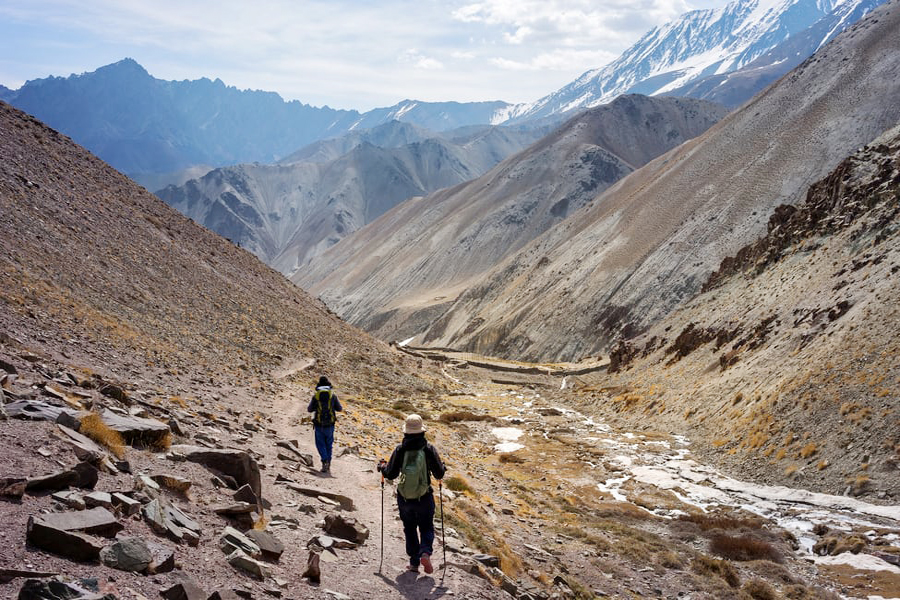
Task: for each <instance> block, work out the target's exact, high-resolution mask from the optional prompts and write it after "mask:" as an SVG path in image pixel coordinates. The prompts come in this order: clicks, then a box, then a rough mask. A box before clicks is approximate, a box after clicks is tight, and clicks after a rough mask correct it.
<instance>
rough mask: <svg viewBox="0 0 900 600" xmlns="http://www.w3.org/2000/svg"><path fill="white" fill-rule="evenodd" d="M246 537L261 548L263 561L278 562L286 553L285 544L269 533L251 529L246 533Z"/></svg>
mask: <svg viewBox="0 0 900 600" xmlns="http://www.w3.org/2000/svg"><path fill="white" fill-rule="evenodd" d="M244 535H245V536H247V537H248V538H249V539H250V541H252V542H253V543H254V544H256V545H257V546H259V549H260V551H261V552H262V557H263V560H268V561H271V562H278V559H279V558H281V555H282V554H283V553H284V544H282V543H281V540H279V539H278V538H277V537H275V536H274V535H272V534H271V533H269V532H268V531H257V530H256V529H251V530H250V531H247V532H246V533H244Z"/></svg>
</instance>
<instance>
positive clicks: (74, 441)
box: [56, 424, 108, 463]
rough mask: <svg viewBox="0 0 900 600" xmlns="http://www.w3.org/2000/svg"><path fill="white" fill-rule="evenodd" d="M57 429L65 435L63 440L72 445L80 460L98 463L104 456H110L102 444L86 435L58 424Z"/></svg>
mask: <svg viewBox="0 0 900 600" xmlns="http://www.w3.org/2000/svg"><path fill="white" fill-rule="evenodd" d="M56 427H57V428H58V429H59V431H60V432H61V433H62V434H63V440H65V441H67V442H68V443H70V444H71V445H72V447H73V449H74V450H75V456H77V457H78V460H85V461H87V462H92V463H96V462H97V461H99V460H100V459H101V458H103V457H104V456H108V453H107V452H106V450H105V449H104V448H103V447H101V446H100V444H98V443H97V442H95V441H94V440H92V439H91V438H89V437H87V436H86V435H82V434H80V433H78V432H77V431H75V430H74V429H70V428H69V427H66V426H65V425H62V424H57V425H56Z"/></svg>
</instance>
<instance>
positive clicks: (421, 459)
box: [397, 450, 431, 500]
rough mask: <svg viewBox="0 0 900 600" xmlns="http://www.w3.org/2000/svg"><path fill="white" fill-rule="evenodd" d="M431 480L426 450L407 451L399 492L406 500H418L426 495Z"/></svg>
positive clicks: (404, 457)
mask: <svg viewBox="0 0 900 600" xmlns="http://www.w3.org/2000/svg"><path fill="white" fill-rule="evenodd" d="M430 485H431V480H430V478H429V477H428V463H427V462H426V461H425V450H413V451H406V452H404V454H403V467H401V469H400V479H399V480H398V483H397V492H398V493H399V494H400V495H401V496H403V497H404V498H405V499H406V500H418V499H419V498H421V497H422V496H424V495H425V492H427V491H428V487H429V486H430Z"/></svg>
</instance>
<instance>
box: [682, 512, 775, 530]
mask: <svg viewBox="0 0 900 600" xmlns="http://www.w3.org/2000/svg"><path fill="white" fill-rule="evenodd" d="M678 519H679V520H680V521H690V522H691V523H696V524H697V525H699V526H700V529H701V530H702V531H709V530H710V529H721V530H724V531H728V530H734V529H760V528H761V527H762V526H763V520H762V519H760V518H751V519H741V518H738V517H729V516H726V515H710V514H704V513H693V514H688V515H680V516H679V517H678Z"/></svg>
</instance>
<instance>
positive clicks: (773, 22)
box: [507, 0, 880, 122]
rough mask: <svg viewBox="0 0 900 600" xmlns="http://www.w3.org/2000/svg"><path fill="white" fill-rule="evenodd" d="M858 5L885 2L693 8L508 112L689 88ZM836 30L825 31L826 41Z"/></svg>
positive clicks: (526, 114) (761, 2)
mask: <svg viewBox="0 0 900 600" xmlns="http://www.w3.org/2000/svg"><path fill="white" fill-rule="evenodd" d="M857 4H866V5H867V6H868V5H872V4H880V2H878V0H876V1H875V2H874V3H873V2H870V1H867V0H843V1H840V0H839V1H835V2H831V1H828V2H822V1H821V0H734V1H733V2H731V3H729V4H728V5H726V6H724V7H722V8H717V9H700V10H694V11H690V12H687V13H685V14H683V15H681V16H680V17H678V18H677V19H675V20H673V21H670V22H668V23H666V24H664V25H661V26H658V27H655V28H653V29H652V30H650V31H649V32H647V33H646V34H645V35H644V36H643V37H642V38H641V39H640V40H638V41H637V42H636V43H635V44H634V45H632V46H631V47H629V48H628V49H627V50H625V51H624V52H623V53H622V54H621V55H620V56H619V57H618V58H616V59H615V60H614V61H612V62H611V63H609V64H608V65H606V66H603V67H600V68H597V69H591V70H588V71H586V72H585V73H583V74H582V75H581V76H579V77H578V78H576V79H575V80H574V81H572V82H571V83H569V84H567V85H565V86H563V87H562V88H560V89H559V90H557V91H555V92H552V93H551V94H548V95H547V96H544V97H543V98H541V99H539V100H537V101H535V102H533V103H527V104H523V105H517V106H515V107H512V108H510V109H509V110H508V111H507V118H508V120H509V121H510V122H516V121H518V120H522V119H530V118H533V117H536V116H547V115H551V114H555V113H565V112H567V111H569V110H572V109H576V108H580V109H583V108H587V107H590V106H596V105H598V104H602V103H605V102H608V101H609V100H611V99H612V98H614V97H615V96H618V95H619V94H623V93H639V94H647V95H655V94H661V93H666V92H668V91H671V90H674V89H679V88H684V87H685V86H686V85H689V84H690V82H692V81H694V80H697V79H700V78H703V77H706V76H710V75H715V74H722V73H728V72H731V71H734V70H737V69H739V68H741V67H743V66H745V65H747V64H749V63H750V62H752V61H754V60H755V59H758V58H759V57H760V56H761V55H763V54H765V53H766V52H768V51H769V50H771V49H772V48H774V47H776V46H777V45H779V44H780V43H782V42H784V41H785V40H786V39H789V38H790V37H791V36H793V35H794V34H799V33H801V32H804V31H806V32H807V33H808V29H809V28H810V27H811V26H812V25H814V24H815V23H816V22H817V21H819V20H821V19H823V18H827V17H828V15H829V13H831V12H832V11H833V10H840V11H842V12H843V13H844V14H845V15H853V16H860V12H859V11H855V10H852V9H848V8H847V7H848V6H855V5H857ZM835 32H836V30H829V31H826V32H824V35H823V38H822V39H821V43H824V42H827V41H828V40H829V39H831V37H833V35H834V33H835ZM759 89H760V88H753V91H754V92H755V91H758V90H759ZM709 99H712V98H709ZM746 99H749V98H747V97H744V98H743V99H742V100H741V101H739V102H737V104H742V103H743V100H746ZM733 105H734V104H732V106H733Z"/></svg>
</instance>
